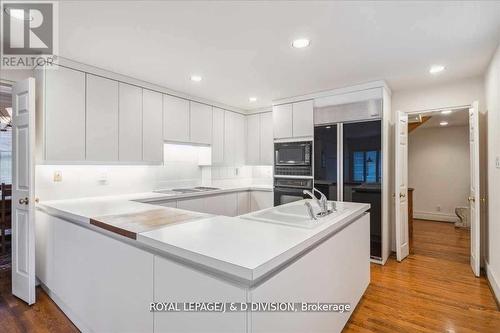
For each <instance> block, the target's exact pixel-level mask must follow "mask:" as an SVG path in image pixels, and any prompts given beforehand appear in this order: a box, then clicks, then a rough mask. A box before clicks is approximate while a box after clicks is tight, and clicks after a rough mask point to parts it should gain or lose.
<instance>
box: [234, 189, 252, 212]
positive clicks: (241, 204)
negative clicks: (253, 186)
mask: <svg viewBox="0 0 500 333" xmlns="http://www.w3.org/2000/svg"><path fill="white" fill-rule="evenodd" d="M237 200H238V215H243V214H247V213H250V192H248V191H245V192H238V193H237Z"/></svg>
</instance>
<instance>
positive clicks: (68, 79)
mask: <svg viewBox="0 0 500 333" xmlns="http://www.w3.org/2000/svg"><path fill="white" fill-rule="evenodd" d="M37 73H38V74H39V75H38V76H37V85H38V87H42V85H43V83H44V85H43V89H41V90H39V91H37V94H40V96H38V95H37V100H38V101H37V108H38V109H37V122H38V123H39V125H37V135H38V134H40V135H41V134H42V133H45V135H44V137H43V138H40V139H39V140H38V144H37V146H38V147H37V149H38V148H39V149H40V150H42V149H43V148H42V147H44V148H45V154H43V156H42V154H40V157H41V158H43V159H45V160H47V161H84V160H85V73H83V72H80V71H77V70H73V69H69V68H65V67H58V68H57V69H54V70H45V69H39V70H38V72H37ZM42 116H44V117H45V121H44V122H42V121H41V119H42ZM38 126H40V127H38ZM43 127H44V128H43ZM39 128H41V130H40V131H39V130H38V129H39ZM40 153H41V152H40Z"/></svg>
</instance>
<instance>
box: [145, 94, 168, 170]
mask: <svg viewBox="0 0 500 333" xmlns="http://www.w3.org/2000/svg"><path fill="white" fill-rule="evenodd" d="M142 159H143V161H145V162H162V161H163V100H162V94H160V93H158V92H154V91H151V90H147V89H143V91H142Z"/></svg>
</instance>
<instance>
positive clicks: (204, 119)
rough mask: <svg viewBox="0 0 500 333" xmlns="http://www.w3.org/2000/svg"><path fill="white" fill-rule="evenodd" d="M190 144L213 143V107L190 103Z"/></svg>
mask: <svg viewBox="0 0 500 333" xmlns="http://www.w3.org/2000/svg"><path fill="white" fill-rule="evenodd" d="M190 104H191V111H190V122H189V123H190V140H189V141H190V142H192V143H202V144H207V145H209V144H211V143H212V107H211V106H210V105H206V104H201V103H197V102H190Z"/></svg>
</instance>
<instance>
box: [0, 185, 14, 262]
mask: <svg viewBox="0 0 500 333" xmlns="http://www.w3.org/2000/svg"><path fill="white" fill-rule="evenodd" d="M0 191H2V201H1V202H0V232H1V239H0V241H1V244H2V253H5V248H6V245H7V240H6V238H5V231H6V230H7V229H10V228H11V227H12V218H11V217H12V185H10V184H9V185H7V184H5V183H2V186H1V187H0Z"/></svg>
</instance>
